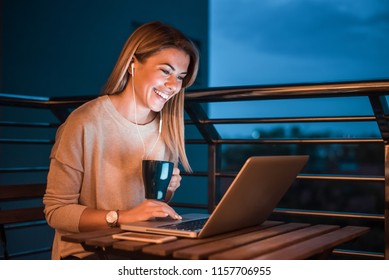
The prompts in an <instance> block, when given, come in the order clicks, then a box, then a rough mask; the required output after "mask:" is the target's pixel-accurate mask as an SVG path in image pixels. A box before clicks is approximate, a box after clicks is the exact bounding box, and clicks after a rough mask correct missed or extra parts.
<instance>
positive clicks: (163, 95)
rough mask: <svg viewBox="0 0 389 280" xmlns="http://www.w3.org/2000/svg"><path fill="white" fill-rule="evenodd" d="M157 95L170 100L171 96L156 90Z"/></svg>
mask: <svg viewBox="0 0 389 280" xmlns="http://www.w3.org/2000/svg"><path fill="white" fill-rule="evenodd" d="M154 91H155V93H156V94H158V95H159V96H161V97H162V98H163V99H166V100H167V99H168V98H169V95H167V94H165V93H163V92H160V91H159V90H157V89H154Z"/></svg>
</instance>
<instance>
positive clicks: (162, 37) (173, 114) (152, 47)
mask: <svg viewBox="0 0 389 280" xmlns="http://www.w3.org/2000/svg"><path fill="white" fill-rule="evenodd" d="M166 48H176V49H179V50H182V51H184V52H185V53H186V54H188V55H189V58H190V61H189V66H188V71H187V75H186V76H185V78H184V80H183V82H182V88H181V90H180V92H179V93H178V94H176V95H175V96H174V97H173V98H171V99H170V100H169V101H168V102H167V103H166V104H165V105H164V107H163V109H162V114H163V120H162V122H163V124H162V127H163V128H164V129H163V130H162V138H163V139H164V141H165V143H166V145H167V147H168V149H169V150H170V152H171V153H172V155H173V158H174V160H175V161H176V162H180V163H181V164H182V166H183V167H184V169H185V170H186V171H188V172H191V168H190V165H189V161H188V158H187V156H186V152H185V141H184V92H185V88H187V87H189V86H190V85H192V84H193V82H194V81H195V79H196V76H197V71H198V66H199V52H198V50H197V48H196V46H195V45H194V44H193V42H192V41H191V40H189V39H188V38H187V37H186V36H185V35H184V34H183V33H181V32H180V31H179V30H177V29H176V28H174V27H171V26H169V25H166V24H164V23H162V22H160V21H154V22H150V23H147V24H144V25H142V26H140V27H139V28H137V29H136V30H135V31H134V32H133V33H132V34H131V36H130V37H129V38H128V39H127V41H126V43H125V44H124V46H123V49H122V51H121V53H120V55H119V58H118V60H117V62H116V65H115V66H114V69H113V71H112V73H111V75H110V77H109V78H108V80H107V82H106V84H105V86H104V88H103V94H118V93H120V92H121V91H123V90H124V88H125V87H126V85H127V83H128V81H129V78H130V75H129V71H128V68H129V66H130V63H131V62H132V60H133V58H134V57H136V59H137V60H139V61H140V62H144V61H145V60H146V59H147V58H149V57H150V56H152V55H154V54H155V53H157V52H158V51H161V50H163V49H166Z"/></svg>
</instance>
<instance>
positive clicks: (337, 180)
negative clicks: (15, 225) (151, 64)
mask: <svg viewBox="0 0 389 280" xmlns="http://www.w3.org/2000/svg"><path fill="white" fill-rule="evenodd" d="M387 95H389V81H362V82H344V83H325V84H302V85H283V86H259V87H235V88H232V87H228V88H213V89H207V90H196V91H190V92H188V93H187V96H186V101H185V102H186V103H185V111H186V113H187V115H188V116H189V119H187V120H186V121H185V124H186V126H188V127H195V128H196V130H197V131H198V133H199V134H200V135H201V137H197V138H194V139H189V138H187V140H186V143H187V145H188V146H190V145H202V146H204V147H205V149H206V151H207V152H206V154H207V158H206V159H204V161H205V162H206V170H196V171H195V172H193V173H191V174H184V175H185V176H187V177H189V178H190V177H205V178H208V179H207V181H208V200H207V204H204V203H196V202H193V203H180V202H176V203H175V204H174V206H177V207H192V208H204V209H208V211H212V210H213V209H214V208H215V206H216V204H217V203H218V201H219V199H220V196H221V195H222V193H223V186H224V183H223V180H227V181H228V180H232V178H233V177H234V176H235V175H236V172H234V171H231V170H227V171H226V170H223V168H222V161H223V160H224V151H223V148H222V147H224V146H246V147H249V148H248V149H247V153H250V151H251V150H252V152H253V153H258V151H255V149H256V148H255V147H258V146H261V147H276V148H275V150H273V151H277V147H281V146H288V147H291V146H293V147H294V148H293V149H289V151H290V152H291V153H293V151H296V150H299V149H300V150H301V149H303V150H304V151H305V152H307V151H308V152H309V151H314V149H313V148H311V147H312V146H323V145H327V146H331V145H337V147H338V146H339V145H341V146H343V145H344V146H350V145H351V146H352V148H353V149H357V150H362V151H363V150H364V147H365V145H374V147H378V148H377V149H375V150H374V151H378V152H377V153H379V155H378V158H381V159H382V160H378V162H374V165H375V166H380V167H379V169H380V170H382V172H379V174H368V175H366V174H359V173H355V174H350V173H347V174H341V173H336V174H332V173H331V172H327V171H326V170H323V173H320V174H317V173H302V174H300V175H299V176H298V178H297V181H298V182H297V184H302V185H303V187H305V188H309V187H312V188H314V186H315V185H320V187H321V186H322V185H323V184H324V183H328V182H330V183H333V184H339V185H342V184H347V189H348V188H349V187H350V188H354V186H355V184H358V188H363V186H365V185H366V186H370V184H374V187H372V188H371V190H372V191H373V190H374V191H376V190H377V191H378V193H379V198H380V202H379V203H381V205H382V207H381V206H380V207H381V208H380V209H381V210H382V211H381V210H380V211H378V212H374V213H371V212H366V213H365V212H364V210H363V208H364V207H363V205H360V208H361V210H360V211H348V210H347V209H346V210H343V209H337V210H333V209H329V210H327V209H319V208H318V209H314V207H311V208H304V207H301V208H299V207H279V208H276V209H275V210H274V213H273V214H274V217H275V218H281V219H288V220H290V219H297V220H304V221H305V220H306V219H308V220H309V219H316V221H319V222H323V223H325V222H326V221H327V219H332V220H334V219H335V220H336V221H338V222H339V223H358V224H366V223H367V224H369V225H372V229H373V230H372V231H373V233H374V234H376V235H371V236H370V237H368V239H367V240H366V241H365V242H366V243H369V242H371V241H372V239H376V238H378V239H383V240H382V244H383V245H382V246H381V249H379V250H374V251H371V250H369V249H368V250H364V249H361V250H360V249H359V247H358V246H359V245H358V246H356V248H353V249H352V250H349V249H347V248H346V249H343V248H338V249H336V250H335V251H334V253H335V254H336V255H341V256H345V257H350V256H357V257H360V258H373V259H374V258H378V259H380V258H385V259H389V175H388V174H389V171H388V170H389V153H388V151H389V149H388V147H389V146H388V140H389V126H388V120H389V119H388V118H389V116H388V112H389V111H388V104H387V101H386V96H387ZM94 97H95V96H84V97H69V98H41V97H30V96H19V95H8V94H0V106H6V107H23V108H41V109H46V110H50V111H51V112H52V113H53V115H54V116H56V117H57V118H58V120H59V122H56V123H50V122H18V121H10V120H2V121H0V127H21V128H55V127H57V126H58V125H59V124H60V123H61V122H63V121H64V120H65V119H66V117H67V116H68V114H69V112H70V111H71V110H72V109H73V108H75V107H77V106H79V105H81V104H83V103H84V102H86V101H88V100H90V99H92V98H94ZM338 97H365V98H367V100H368V102H369V104H370V106H371V109H372V112H373V113H372V114H371V115H352V116H343V115H339V116H308V117H307V116H297V117H296V116H293V117H253V118H246V117H242V118H239V117H238V118H232V117H226V118H218V119H211V118H210V117H209V116H208V114H207V104H209V103H222V102H236V101H239V102H240V101H243V102H250V101H266V100H296V99H301V100H304V99H306V98H335V99H336V98H338ZM3 118H4V116H3ZM362 122H369V123H375V124H376V125H377V127H378V129H379V133H380V135H379V136H377V137H366V138H349V137H334V138H331V137H325V138H323V137H317V138H314V137H310V138H296V137H294V138H287V137H282V138H280V137H277V138H257V139H253V138H251V139H249V138H241V139H231V138H223V137H222V136H221V135H220V133H219V132H218V129H217V126H219V125H235V126H239V125H245V124H301V123H311V124H319V123H334V124H337V123H350V124H351V123H362ZM0 137H1V136H0ZM10 143H11V144H16V145H26V144H33V145H51V144H52V143H53V139H52V138H51V139H32V138H28V139H25V138H24V139H19V138H1V139H0V144H10ZM250 149H251V150H250ZM282 151H285V149H282ZM35 171H39V172H42V171H43V172H44V171H47V167H45V166H38V167H36V166H35V167H18V168H11V167H7V168H0V174H1V173H18V172H35ZM235 171H236V170H235ZM369 188H370V187H369ZM367 192H369V190H368V191H367ZM324 194H325V192H324ZM344 199H347V198H346V197H345V198H344ZM362 247H364V246H363V244H362V246H361V248H362Z"/></svg>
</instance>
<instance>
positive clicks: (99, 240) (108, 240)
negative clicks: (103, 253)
mask: <svg viewBox="0 0 389 280" xmlns="http://www.w3.org/2000/svg"><path fill="white" fill-rule="evenodd" d="M115 242H118V240H117V239H113V237H112V235H105V236H99V237H95V238H90V239H88V240H85V242H84V244H85V245H87V246H95V247H101V248H107V247H112V245H113V244H114V243H115Z"/></svg>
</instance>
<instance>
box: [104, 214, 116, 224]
mask: <svg viewBox="0 0 389 280" xmlns="http://www.w3.org/2000/svg"><path fill="white" fill-rule="evenodd" d="M106 219H107V223H109V224H114V223H116V221H117V219H118V214H117V213H116V211H110V212H108V214H107V217H106Z"/></svg>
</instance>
